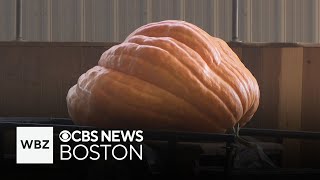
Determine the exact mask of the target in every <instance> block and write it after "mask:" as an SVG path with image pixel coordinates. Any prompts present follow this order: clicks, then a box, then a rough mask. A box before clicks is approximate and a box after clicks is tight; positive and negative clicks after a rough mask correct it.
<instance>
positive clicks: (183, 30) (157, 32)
mask: <svg viewBox="0 0 320 180" xmlns="http://www.w3.org/2000/svg"><path fill="white" fill-rule="evenodd" d="M161 28H162V29H161ZM174 28H175V29H174ZM163 29H165V30H163ZM168 31H170V33H167V32H168ZM134 35H144V36H149V37H172V38H174V39H176V40H178V39H177V38H179V37H180V36H182V37H183V38H180V39H190V41H180V40H179V41H180V42H182V43H183V44H186V45H187V46H188V47H190V48H191V49H194V48H198V47H205V48H199V49H194V50H195V51H197V52H198V53H199V54H200V56H201V57H202V58H203V59H204V60H206V62H207V63H208V64H212V63H216V64H219V63H220V61H221V57H220V54H219V52H218V51H216V50H215V51H213V50H212V48H213V47H212V43H211V41H209V40H208V39H207V38H206V37H205V36H203V35H202V34H200V33H197V32H196V30H195V29H193V28H192V27H189V26H186V25H185V24H182V23H177V24H174V25H173V24H170V23H158V24H152V23H151V25H149V24H147V25H145V26H142V27H140V28H138V29H137V30H136V31H134V32H133V33H131V34H130V35H129V36H128V37H127V38H126V40H125V41H124V42H127V41H128V39H130V38H131V37H132V36H134ZM194 37H197V38H194ZM196 44H198V45H196ZM214 49H216V48H214ZM217 54H218V55H217Z"/></svg>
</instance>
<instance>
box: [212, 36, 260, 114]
mask: <svg viewBox="0 0 320 180" xmlns="http://www.w3.org/2000/svg"><path fill="white" fill-rule="evenodd" d="M218 45H219V46H220V48H221V50H222V52H224V53H225V55H226V56H227V57H229V59H233V57H231V56H230V54H229V53H226V50H225V48H223V47H222V46H221V41H218ZM235 58H238V57H237V56H236V57H235ZM227 59H228V58H227ZM228 65H229V66H230V67H231V68H233V69H234V71H233V72H235V74H236V76H235V77H236V78H238V79H242V84H243V85H245V86H244V87H245V92H246V93H245V94H246V96H247V98H245V99H247V102H249V103H246V104H247V105H248V107H247V108H246V111H248V110H249V109H250V108H251V106H252V104H253V103H254V102H255V101H256V99H255V96H254V93H253V92H252V88H254V89H255V87H251V85H254V84H255V83H253V82H252V81H253V75H252V73H251V72H250V71H248V70H247V68H246V67H245V65H244V64H243V63H242V62H241V61H239V63H237V65H238V66H242V67H244V68H243V69H244V70H243V72H241V71H240V70H239V67H237V66H235V65H233V63H228ZM245 75H246V76H245ZM239 77H241V78H239ZM245 113H246V112H244V114H245Z"/></svg>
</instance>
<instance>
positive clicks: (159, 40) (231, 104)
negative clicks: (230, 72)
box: [128, 35, 243, 120]
mask: <svg viewBox="0 0 320 180" xmlns="http://www.w3.org/2000/svg"><path fill="white" fill-rule="evenodd" d="M145 37H146V36H141V35H137V36H133V37H132V38H131V39H130V40H129V41H128V42H132V43H137V44H141V45H153V46H155V45H154V44H157V45H158V46H157V47H160V48H161V49H163V50H165V51H168V53H169V54H170V55H172V56H174V58H175V61H176V62H178V63H180V64H182V66H184V67H185V68H186V69H188V70H189V71H190V72H191V74H194V75H195V76H194V77H195V78H196V79H197V80H198V81H199V82H200V83H201V84H202V85H203V86H205V87H206V88H207V89H208V90H209V91H211V92H212V93H213V94H215V95H217V96H218V94H224V96H222V97H223V99H221V97H219V99H220V100H221V101H223V103H224V104H225V106H226V107H227V109H228V110H229V112H230V113H232V114H233V113H234V114H233V118H234V119H236V120H240V118H241V116H242V114H243V108H242V107H239V106H238V105H239V104H241V106H242V101H241V99H240V97H239V95H238V94H237V93H236V92H235V89H234V88H233V87H232V86H230V85H229V84H228V83H227V82H226V81H225V80H224V79H223V78H222V77H221V76H219V75H217V74H216V73H215V72H214V71H212V69H210V67H208V66H207V64H206V63H205V62H203V60H202V58H201V56H199V57H194V55H191V54H190V53H189V52H188V51H186V50H185V49H184V48H189V47H188V46H185V47H182V46H183V45H184V44H183V43H181V42H179V41H177V40H175V39H173V38H170V37H169V38H170V39H164V38H163V37H156V38H155V37H153V38H152V39H147V38H150V37H147V38H146V39H143V38H145ZM166 38H167V37H166ZM148 40H149V41H148ZM142 43H143V44H142ZM165 44H168V45H165ZM171 45H173V46H172V47H175V48H177V49H178V50H177V49H172V48H171ZM188 50H192V49H190V48H189V49H188ZM178 51H180V53H184V54H185V55H186V57H185V58H187V59H188V60H180V59H183V58H181V56H178V55H177V53H178ZM192 51H193V50H192ZM194 53H197V52H195V51H194ZM178 54H179V53H178ZM196 58H200V59H201V60H196ZM188 61H190V62H192V64H193V65H194V66H198V67H200V68H201V69H204V68H205V67H204V66H207V67H208V70H210V72H208V73H210V76H211V77H213V76H214V77H215V78H217V79H218V80H217V83H216V81H212V79H210V78H208V79H209V80H205V79H206V78H204V77H202V74H203V70H201V71H196V68H195V67H192V65H190V64H189V63H188ZM200 62H203V65H202V64H200ZM205 74H206V73H205ZM200 77H202V78H200ZM212 83H214V84H215V85H213V86H210V84H212ZM220 86H224V87H228V88H227V89H228V90H229V91H228V93H226V92H225V91H220V90H218V87H220ZM232 95H234V96H236V97H235V99H234V101H232V100H231V99H230V96H232ZM225 102H227V103H225ZM237 107H239V108H240V109H241V110H240V112H239V111H234V110H235V109H236V108H237ZM238 116H240V117H238Z"/></svg>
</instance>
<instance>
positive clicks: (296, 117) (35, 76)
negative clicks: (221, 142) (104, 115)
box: [0, 42, 320, 166]
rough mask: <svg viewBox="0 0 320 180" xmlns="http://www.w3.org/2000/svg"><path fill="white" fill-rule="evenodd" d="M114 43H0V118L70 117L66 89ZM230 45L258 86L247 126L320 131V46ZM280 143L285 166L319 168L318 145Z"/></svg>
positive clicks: (292, 142) (294, 142)
mask: <svg viewBox="0 0 320 180" xmlns="http://www.w3.org/2000/svg"><path fill="white" fill-rule="evenodd" d="M113 45H114V43H62V42H61V43H60V42H56V43H49V42H48V43H47V42H39V43H37V42H0V84H1V89H0V94H1V95H0V116H38V117H39V116H45V117H48V116H50V117H68V113H67V108H66V103H65V97H66V94H67V91H68V89H69V88H70V87H71V86H72V85H74V84H75V83H76V81H77V79H78V77H79V76H80V75H81V74H82V73H84V72H85V71H86V70H87V69H89V68H90V67H92V66H94V65H95V64H97V62H98V60H99V58H100V56H101V54H102V53H103V52H104V51H105V50H106V49H108V48H109V47H111V46H113ZM230 46H231V47H232V48H233V50H234V51H235V52H236V53H237V54H238V56H239V57H240V59H241V60H242V61H243V62H244V64H245V65H246V66H247V68H248V69H249V70H250V71H251V72H252V73H253V75H254V76H255V77H256V78H257V80H258V83H259V86H260V91H261V101H260V106H259V108H258V111H257V113H256V114H255V116H254V118H253V119H252V121H251V122H250V123H249V124H248V125H247V126H248V127H256V128H279V129H292V130H311V131H320V80H319V78H320V71H319V67H320V46H319V45H300V44H235V43H230ZM284 144H286V146H285V147H286V149H285V151H286V152H287V153H286V154H285V155H286V156H287V157H286V159H288V160H289V161H287V162H286V163H287V164H290V165H295V166H298V165H301V164H303V165H305V166H319V165H317V163H312V162H320V155H318V154H319V153H318V152H320V143H319V142H315V141H303V142H301V141H297V140H286V141H285V142H284ZM301 154H304V155H305V156H302V155H301ZM314 154H317V155H318V156H314ZM300 155H301V156H300ZM297 156H299V158H297Z"/></svg>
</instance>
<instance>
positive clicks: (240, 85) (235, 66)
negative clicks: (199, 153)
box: [67, 20, 260, 132]
mask: <svg viewBox="0 0 320 180" xmlns="http://www.w3.org/2000/svg"><path fill="white" fill-rule="evenodd" d="M259 96H260V92H259V86H258V84H257V81H256V79H255V78H254V76H253V75H252V74H251V72H250V71H249V70H248V69H247V68H246V67H245V66H244V64H243V63H242V62H241V61H240V60H239V58H238V56H237V55H236V54H235V53H234V52H233V51H232V50H231V48H230V47H229V46H228V45H227V44H226V43H225V42H224V41H223V40H221V39H219V38H215V37H212V36H210V35H209V34H207V33H206V32H205V31H203V30H202V29H200V28H199V27H197V26H195V25H193V24H190V23H187V22H185V21H178V20H170V21H161V22H156V23H150V24H147V25H145V26H142V27H140V28H138V29H137V30H135V31H134V32H133V33H131V34H130V35H129V36H128V37H127V38H126V40H125V41H124V42H123V43H121V44H119V45H115V46H113V47H112V48H110V49H108V50H107V51H105V52H104V53H103V54H102V56H101V58H100V60H99V62H98V65H97V66H95V67H93V68H92V69H90V70H88V71H87V72H86V73H84V74H83V75H82V76H81V77H80V78H79V80H78V83H77V84H76V85H75V86H73V87H72V88H70V90H69V92H68V95H67V106H68V111H69V114H70V116H71V118H72V119H73V121H74V122H75V123H77V124H85V125H94V126H97V127H106V128H140V129H166V130H183V131H202V132H204V131H205V132H224V131H225V130H226V129H228V128H231V127H233V126H234V125H235V124H236V123H238V122H239V123H240V125H241V126H244V125H245V124H246V123H247V122H248V121H250V120H251V118H252V116H253V115H254V113H255V112H256V110H257V108H258V105H259Z"/></svg>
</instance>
